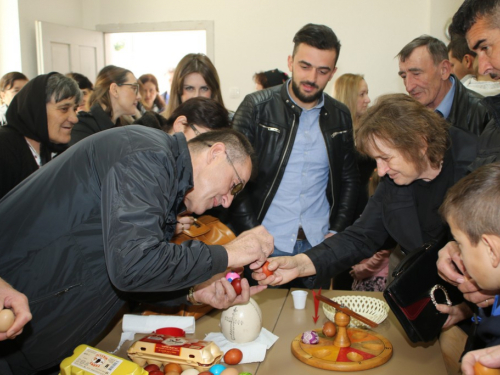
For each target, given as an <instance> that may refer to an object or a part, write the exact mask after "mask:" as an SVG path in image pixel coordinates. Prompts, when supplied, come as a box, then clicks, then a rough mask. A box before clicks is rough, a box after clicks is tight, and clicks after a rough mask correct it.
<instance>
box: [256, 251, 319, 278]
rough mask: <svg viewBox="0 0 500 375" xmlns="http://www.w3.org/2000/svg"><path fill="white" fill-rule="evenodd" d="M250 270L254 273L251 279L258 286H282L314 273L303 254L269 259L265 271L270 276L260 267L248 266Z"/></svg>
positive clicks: (312, 267) (309, 261)
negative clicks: (266, 272)
mask: <svg viewBox="0 0 500 375" xmlns="http://www.w3.org/2000/svg"><path fill="white" fill-rule="evenodd" d="M250 268H251V269H252V270H253V271H254V272H253V273H252V277H253V278H254V279H255V280H257V281H258V282H259V285H282V284H286V283H288V282H290V281H292V280H293V279H296V278H297V277H303V276H310V275H314V274H315V273H316V269H315V268H314V265H313V264H312V262H311V260H310V258H309V257H308V256H307V255H304V254H297V255H294V256H286V257H273V258H269V264H268V266H267V269H268V270H269V271H271V272H273V274H272V275H270V276H266V274H264V273H263V272H262V268H261V267H260V266H257V265H250Z"/></svg>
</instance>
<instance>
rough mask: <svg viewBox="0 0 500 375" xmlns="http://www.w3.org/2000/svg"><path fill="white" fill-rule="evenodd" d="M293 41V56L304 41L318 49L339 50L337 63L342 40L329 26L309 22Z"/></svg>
mask: <svg viewBox="0 0 500 375" xmlns="http://www.w3.org/2000/svg"><path fill="white" fill-rule="evenodd" d="M293 43H294V47H293V54H292V56H295V53H296V52H297V48H298V47H299V45H300V44H302V43H304V44H307V45H308V46H311V47H314V48H317V49H323V50H335V52H337V57H336V58H335V64H337V60H338V59H339V54H340V40H339V39H338V38H337V35H335V33H334V32H333V30H332V29H331V28H329V27H328V26H325V25H315V24H312V23H308V24H307V25H305V26H304V27H303V28H302V29H300V30H299V31H297V34H295V36H294V37H293Z"/></svg>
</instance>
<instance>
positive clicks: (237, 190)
mask: <svg viewBox="0 0 500 375" xmlns="http://www.w3.org/2000/svg"><path fill="white" fill-rule="evenodd" d="M190 126H192V125H190ZM191 129H193V127H192V128H191ZM194 129H196V128H194ZM194 129H193V130H194ZM205 145H207V146H208V147H212V145H209V144H208V143H205ZM224 153H225V154H226V157H227V161H228V162H229V164H231V167H233V170H234V173H236V177H237V178H238V181H239V182H238V183H237V184H234V185H233V186H232V187H231V191H230V193H231V195H234V196H237V195H238V194H239V193H241V191H242V190H243V188H244V187H245V184H244V182H243V180H242V179H241V178H240V175H239V174H238V171H237V170H236V168H235V167H234V164H233V161H232V160H231V158H230V157H229V154H228V153H227V151H224Z"/></svg>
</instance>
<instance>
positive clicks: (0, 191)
mask: <svg viewBox="0 0 500 375" xmlns="http://www.w3.org/2000/svg"><path fill="white" fill-rule="evenodd" d="M81 96H82V94H81V91H80V89H79V88H78V85H77V83H76V82H75V81H74V80H73V79H71V78H68V77H65V76H64V75H62V74H59V73H55V72H53V73H49V74H43V75H39V76H38V77H36V78H34V79H32V80H31V81H29V82H28V83H27V84H26V85H25V86H24V87H23V89H22V90H21V91H20V92H19V93H18V94H17V95H16V96H15V97H14V99H13V100H12V102H11V103H10V105H9V109H8V110H7V123H8V124H7V125H5V126H3V127H1V128H0V198H2V197H3V196H4V195H5V194H7V193H8V192H9V191H10V190H11V189H12V188H13V187H14V186H16V185H17V184H18V183H20V182H21V181H22V180H23V179H25V178H26V177H28V176H29V175H30V174H32V173H33V172H35V171H36V170H37V169H38V168H40V167H41V166H43V165H44V164H46V163H48V162H49V161H50V160H51V159H52V158H53V157H54V156H55V155H56V154H58V153H60V152H62V151H64V150H65V149H66V147H67V144H68V143H69V141H70V140H71V130H72V128H73V126H74V124H75V123H76V122H77V117H76V108H77V107H78V103H79V102H80V100H81Z"/></svg>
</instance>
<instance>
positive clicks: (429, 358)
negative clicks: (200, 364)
mask: <svg viewBox="0 0 500 375" xmlns="http://www.w3.org/2000/svg"><path fill="white" fill-rule="evenodd" d="M322 294H323V295H325V296H326V297H330V298H331V297H335V296H340V295H347V294H348V295H367V296H370V297H376V298H380V299H383V297H382V293H377V292H353V291H335V290H327V291H323V292H322ZM253 298H254V299H255V301H256V302H257V303H258V304H259V306H260V308H261V310H262V319H263V327H265V328H266V329H267V330H269V331H270V332H273V333H274V334H275V335H277V336H278V337H279V339H278V341H277V342H276V343H275V344H274V345H273V347H272V348H271V349H270V350H268V351H267V354H266V359H265V360H264V362H262V363H247V364H240V365H237V366H233V367H235V368H236V369H237V370H238V371H239V372H249V373H251V374H253V375H274V374H287V375H295V374H296V375H305V374H307V375H315V374H318V375H320V374H322V375H325V374H327V373H328V372H327V370H322V369H319V368H315V367H311V366H308V365H306V364H305V363H302V362H301V361H299V360H298V359H297V358H295V357H294V356H293V354H292V351H291V343H292V340H293V339H294V338H295V337H296V336H297V335H298V334H300V333H302V332H304V331H308V330H311V329H316V328H321V327H322V326H323V324H324V323H325V322H326V321H327V319H326V317H325V315H324V313H323V309H322V307H321V304H320V307H319V316H320V318H319V319H318V322H317V323H316V324H315V323H314V321H313V318H312V317H313V315H314V302H313V296H312V293H311V292H310V291H309V293H308V297H307V302H306V308H305V309H304V310H295V309H294V307H293V300H292V296H291V294H289V291H288V290H286V289H267V290H264V291H263V292H261V293H259V294H257V295H255V296H254V297H253ZM220 316H221V311H217V310H214V311H212V312H210V313H209V314H207V315H205V316H204V317H202V318H200V319H199V320H197V321H196V333H195V334H194V335H187V337H196V338H201V339H202V338H204V337H205V335H206V334H208V333H210V332H220V327H219V322H220ZM374 330H375V331H376V332H378V333H380V334H382V335H384V336H385V337H386V338H387V339H389V341H390V342H391V343H392V345H393V347H394V354H393V356H392V358H391V359H390V360H389V362H387V363H386V364H384V365H382V366H380V367H378V368H374V369H371V370H365V371H359V372H353V374H364V375H375V374H384V375H387V374H405V375H412V374H419V375H421V374H425V375H433V374H439V375H442V374H446V368H445V365H444V362H443V358H442V355H441V350H440V347H439V343H438V342H437V341H435V342H432V343H429V344H425V345H415V344H413V343H411V342H410V341H409V340H408V339H407V338H406V334H405V333H404V331H403V329H402V328H401V325H400V324H399V322H398V321H397V319H396V317H395V316H394V315H393V314H392V312H389V316H388V318H387V319H386V320H385V322H383V323H382V324H380V325H379V326H378V327H377V328H375V329H374ZM120 334H121V322H120V323H119V324H117V326H116V327H115V328H114V330H113V331H112V332H111V333H110V334H109V335H108V336H107V337H106V338H105V339H104V340H103V341H101V343H99V344H98V345H97V347H98V348H100V349H103V350H106V351H112V350H114V349H115V348H116V346H117V345H118V342H119V337H120ZM130 344H131V343H130V342H126V343H125V344H124V346H123V348H122V349H121V350H120V352H118V353H117V355H118V356H121V357H123V358H127V355H126V349H127V348H128V346H129V345H130Z"/></svg>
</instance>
